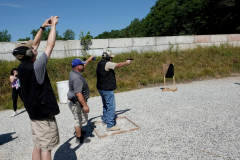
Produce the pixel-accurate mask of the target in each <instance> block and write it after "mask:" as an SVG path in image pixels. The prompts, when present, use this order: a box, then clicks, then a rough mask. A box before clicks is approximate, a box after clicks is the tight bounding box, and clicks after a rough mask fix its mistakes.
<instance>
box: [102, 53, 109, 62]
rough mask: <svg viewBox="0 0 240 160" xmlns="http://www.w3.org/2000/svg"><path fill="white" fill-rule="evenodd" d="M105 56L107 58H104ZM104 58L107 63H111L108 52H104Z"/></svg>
mask: <svg viewBox="0 0 240 160" xmlns="http://www.w3.org/2000/svg"><path fill="white" fill-rule="evenodd" d="M104 55H106V57H104ZM103 58H104V59H105V60H107V61H110V57H109V55H108V54H107V52H103Z"/></svg>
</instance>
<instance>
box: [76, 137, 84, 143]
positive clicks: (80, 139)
mask: <svg viewBox="0 0 240 160" xmlns="http://www.w3.org/2000/svg"><path fill="white" fill-rule="evenodd" d="M83 142H84V137H83V136H81V137H76V143H83Z"/></svg>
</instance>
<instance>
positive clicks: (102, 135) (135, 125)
mask: <svg viewBox="0 0 240 160" xmlns="http://www.w3.org/2000/svg"><path fill="white" fill-rule="evenodd" d="M120 119H126V120H127V121H128V122H129V123H131V124H133V126H134V127H133V128H129V129H124V130H119V131H110V132H107V131H106V126H105V127H104V130H105V134H100V133H99V130H98V129H97V127H96V124H99V125H102V121H98V122H92V123H91V126H92V127H93V129H94V131H95V132H96V134H97V135H98V137H99V138H103V137H107V136H110V135H116V134H121V133H125V132H129V131H134V130H137V129H139V128H141V127H140V126H138V125H137V124H136V123H134V122H133V121H131V120H130V119H129V118H127V117H125V116H124V117H118V118H116V121H117V120H120ZM119 127H120V128H122V127H121V126H119Z"/></svg>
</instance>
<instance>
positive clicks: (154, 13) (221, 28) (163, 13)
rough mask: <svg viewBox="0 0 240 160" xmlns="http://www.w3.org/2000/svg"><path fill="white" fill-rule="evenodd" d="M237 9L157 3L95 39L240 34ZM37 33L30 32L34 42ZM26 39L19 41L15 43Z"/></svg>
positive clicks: (207, 0)
mask: <svg viewBox="0 0 240 160" xmlns="http://www.w3.org/2000/svg"><path fill="white" fill-rule="evenodd" d="M239 8H240V0H157V1H156V3H155V5H154V6H153V7H151V10H150V12H149V13H148V14H147V15H146V17H145V18H143V19H139V18H135V19H134V20H132V21H131V23H130V25H128V26H127V27H126V28H124V29H121V30H111V31H110V32H108V31H105V32H103V33H101V34H99V35H98V36H96V37H94V39H106V38H129V37H154V36H179V35H208V34H234V33H235V34H236V33H240V12H239ZM37 31H38V30H35V29H33V30H32V31H31V34H32V38H33V39H34V37H35V35H36V33H37ZM49 32H50V29H49V28H48V29H46V30H45V31H44V33H43V35H42V40H47V37H48V34H49ZM90 36H91V35H90ZM91 37H92V36H91ZM74 38H75V33H74V32H73V31H72V30H70V29H68V30H66V31H65V32H64V33H63V36H61V35H59V34H58V32H57V36H56V39H57V40H74ZM29 39H30V37H26V38H19V40H18V41H25V40H26V41H27V40H29ZM80 39H81V36H80ZM10 40H11V35H10V34H8V31H7V30H5V31H2V32H1V31H0V42H3V41H5V42H9V41H10Z"/></svg>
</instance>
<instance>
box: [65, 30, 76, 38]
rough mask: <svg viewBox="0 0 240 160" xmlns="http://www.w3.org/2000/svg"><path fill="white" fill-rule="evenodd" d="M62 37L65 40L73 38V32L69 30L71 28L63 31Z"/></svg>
mask: <svg viewBox="0 0 240 160" xmlns="http://www.w3.org/2000/svg"><path fill="white" fill-rule="evenodd" d="M63 38H64V39H65V40H74V39H75V33H74V32H73V31H72V30H71V29H67V30H66V31H65V32H64V33H63Z"/></svg>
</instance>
